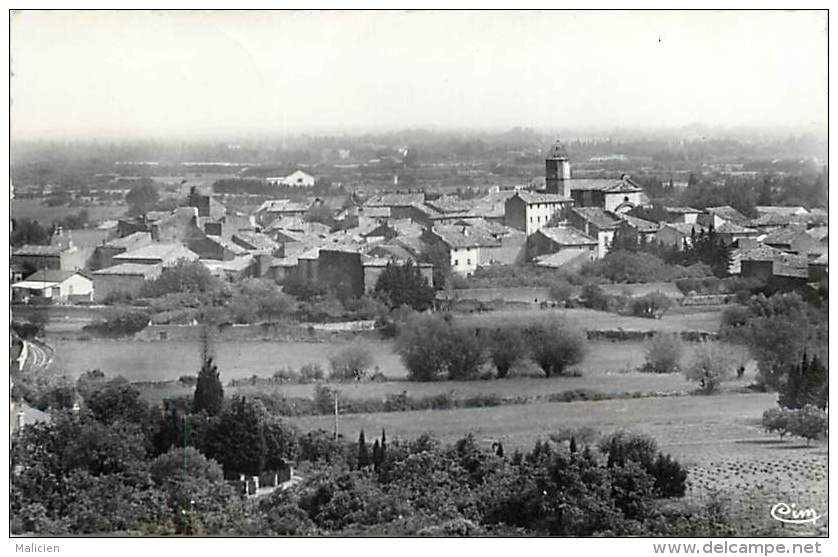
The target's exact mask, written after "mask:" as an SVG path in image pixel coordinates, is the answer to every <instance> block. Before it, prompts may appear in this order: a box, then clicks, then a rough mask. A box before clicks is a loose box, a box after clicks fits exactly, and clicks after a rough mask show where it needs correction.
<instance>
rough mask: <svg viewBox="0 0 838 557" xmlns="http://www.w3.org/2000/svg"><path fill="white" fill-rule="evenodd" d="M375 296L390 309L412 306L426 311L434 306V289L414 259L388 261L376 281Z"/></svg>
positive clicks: (417, 309)
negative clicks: (400, 261) (398, 261)
mask: <svg viewBox="0 0 838 557" xmlns="http://www.w3.org/2000/svg"><path fill="white" fill-rule="evenodd" d="M374 292H375V296H376V297H378V298H380V299H381V300H382V301H384V302H385V303H386V304H387V305H388V306H389V307H390V309H393V308H398V307H401V306H410V307H412V308H413V309H415V310H416V311H425V310H427V309H429V308H430V307H432V306H433V303H434V289H433V287H432V286H431V285H429V284H428V280H427V279H426V278H425V277H424V276H422V273H421V271H420V269H419V267H418V266H416V265H415V264H414V263H413V262H412V261H410V260H408V261H405V262H404V264H401V265H399V264H396V263H387V266H386V267H385V268H384V271H382V273H381V275H380V276H379V277H378V281H377V282H376V283H375V291H374Z"/></svg>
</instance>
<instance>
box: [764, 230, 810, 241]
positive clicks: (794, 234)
mask: <svg viewBox="0 0 838 557" xmlns="http://www.w3.org/2000/svg"><path fill="white" fill-rule="evenodd" d="M801 235H803V236H808V234H806V230H805V229H804V228H801V227H797V226H787V227H785V228H780V229H778V230H775V231H774V232H771V233H770V234H768V235H767V236H766V237H765V238H764V239H763V242H764V243H766V244H790V243H792V242H794V241H795V240H796V239H798V238H800V237H801ZM810 238H811V236H810Z"/></svg>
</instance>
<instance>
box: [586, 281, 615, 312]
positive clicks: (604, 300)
mask: <svg viewBox="0 0 838 557" xmlns="http://www.w3.org/2000/svg"><path fill="white" fill-rule="evenodd" d="M582 305H583V306H585V307H586V308H590V309H597V310H600V311H607V310H608V306H609V297H608V295H606V294H605V292H603V291H602V288H600V287H599V286H598V285H596V284H594V283H588V284H586V285H585V286H583V287H582Z"/></svg>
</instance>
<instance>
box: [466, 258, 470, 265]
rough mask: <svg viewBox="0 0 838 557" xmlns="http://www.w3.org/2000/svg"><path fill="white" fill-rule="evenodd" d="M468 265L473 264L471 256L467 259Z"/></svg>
mask: <svg viewBox="0 0 838 557" xmlns="http://www.w3.org/2000/svg"><path fill="white" fill-rule="evenodd" d="M466 265H471V258H470V257H469V258H468V259H466Z"/></svg>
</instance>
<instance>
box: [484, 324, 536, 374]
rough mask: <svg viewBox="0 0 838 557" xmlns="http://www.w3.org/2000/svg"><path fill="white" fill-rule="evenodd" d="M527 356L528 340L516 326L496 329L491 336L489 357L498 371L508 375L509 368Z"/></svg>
mask: <svg viewBox="0 0 838 557" xmlns="http://www.w3.org/2000/svg"><path fill="white" fill-rule="evenodd" d="M526 357H527V342H526V339H525V338H524V334H523V332H522V331H521V329H519V328H516V327H508V328H499V329H496V330H495V331H494V332H493V333H492V334H491V335H490V337H489V358H490V359H491V360H492V363H493V364H494V366H495V368H496V369H497V372H498V377H501V378H503V377H506V376H507V375H509V370H510V369H511V368H512V367H513V366H514V365H515V364H517V363H518V362H520V361H522V360H523V359H524V358H526Z"/></svg>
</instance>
